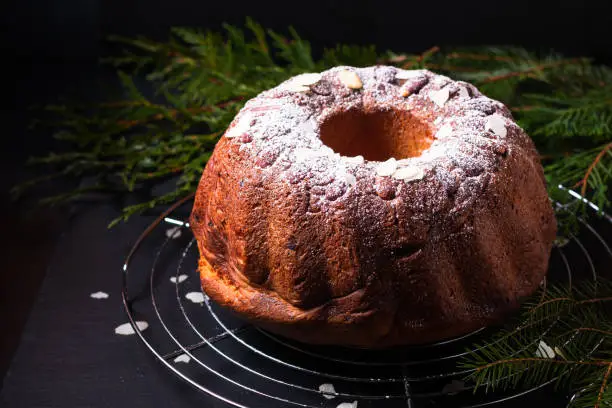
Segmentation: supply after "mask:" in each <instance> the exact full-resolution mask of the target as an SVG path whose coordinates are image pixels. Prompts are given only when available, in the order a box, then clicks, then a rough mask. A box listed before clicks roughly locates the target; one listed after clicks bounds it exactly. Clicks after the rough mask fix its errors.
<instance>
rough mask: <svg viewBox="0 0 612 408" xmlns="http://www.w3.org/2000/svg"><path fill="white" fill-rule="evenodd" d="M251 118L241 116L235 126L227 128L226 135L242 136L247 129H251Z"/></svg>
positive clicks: (230, 136)
mask: <svg viewBox="0 0 612 408" xmlns="http://www.w3.org/2000/svg"><path fill="white" fill-rule="evenodd" d="M249 122H250V120H249V118H245V117H243V118H241V119H240V120H239V121H238V122H237V123H235V124H234V126H232V127H230V128H229V129H227V131H226V132H225V137H228V138H232V137H237V136H242V135H243V134H244V133H245V132H246V131H247V130H249V127H250V126H249Z"/></svg>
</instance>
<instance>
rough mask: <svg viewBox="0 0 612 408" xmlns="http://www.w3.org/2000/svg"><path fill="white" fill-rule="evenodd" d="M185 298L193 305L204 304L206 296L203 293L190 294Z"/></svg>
mask: <svg viewBox="0 0 612 408" xmlns="http://www.w3.org/2000/svg"><path fill="white" fill-rule="evenodd" d="M185 297H186V298H187V299H189V300H191V301H192V302H193V303H204V294H203V293H202V292H189V293H187V294H186V295H185Z"/></svg>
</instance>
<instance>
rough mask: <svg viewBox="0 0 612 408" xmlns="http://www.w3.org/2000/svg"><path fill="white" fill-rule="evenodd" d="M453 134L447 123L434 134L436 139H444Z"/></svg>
mask: <svg viewBox="0 0 612 408" xmlns="http://www.w3.org/2000/svg"><path fill="white" fill-rule="evenodd" d="M452 134H453V127H452V126H451V125H449V124H448V123H447V124H446V125H444V126H442V127H441V128H440V129H438V131H437V132H436V139H445V138H447V137H449V136H450V135H452Z"/></svg>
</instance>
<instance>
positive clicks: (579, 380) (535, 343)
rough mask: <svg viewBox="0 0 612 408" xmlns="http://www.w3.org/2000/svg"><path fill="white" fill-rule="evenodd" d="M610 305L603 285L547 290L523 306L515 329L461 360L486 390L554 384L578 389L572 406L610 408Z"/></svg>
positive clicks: (610, 290)
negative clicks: (603, 407)
mask: <svg viewBox="0 0 612 408" xmlns="http://www.w3.org/2000/svg"><path fill="white" fill-rule="evenodd" d="M610 301H612V282H610V281H607V280H598V281H597V282H583V283H581V284H580V285H579V286H577V287H575V288H573V289H570V288H567V287H565V286H553V287H550V288H547V289H545V290H544V291H543V292H542V293H539V294H537V295H535V296H534V297H533V298H532V300H531V301H529V302H527V303H526V304H525V307H524V311H523V313H522V314H521V316H520V317H519V318H518V319H517V322H516V327H517V328H516V329H505V330H502V331H501V332H500V333H498V334H496V335H495V336H494V337H493V338H492V339H490V340H489V341H487V342H485V343H484V344H481V345H478V347H477V348H476V349H475V351H473V352H472V353H470V354H468V355H467V356H466V357H465V359H464V361H463V364H462V366H463V367H464V368H467V369H469V370H471V372H470V374H469V376H468V380H470V381H473V382H474V384H475V386H476V388H484V389H486V390H495V389H507V388H510V387H516V386H522V387H533V386H537V385H541V384H545V383H547V382H550V381H556V382H557V384H558V385H564V386H567V387H569V388H570V389H575V390H579V389H582V390H581V392H580V393H579V395H578V396H577V397H576V398H575V399H574V401H573V402H572V404H573V405H572V406H576V407H579V406H587V405H582V404H585V403H586V402H588V403H590V404H591V405H589V406H591V407H593V406H598V405H599V406H604V405H606V404H611V403H612V393H610V390H609V388H610V387H609V377H610V367H611V365H612V319H611V318H610V313H609V308H608V306H607V304H608V302H610ZM595 384H596V386H595Z"/></svg>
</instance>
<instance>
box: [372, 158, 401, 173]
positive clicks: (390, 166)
mask: <svg viewBox="0 0 612 408" xmlns="http://www.w3.org/2000/svg"><path fill="white" fill-rule="evenodd" d="M395 170H397V160H395V159H394V158H393V157H392V158H390V159H389V160H387V161H385V162H382V163H380V164H379V165H378V166H376V174H378V175H379V176H381V177H386V176H390V175H392V174H393V173H395Z"/></svg>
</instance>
